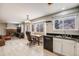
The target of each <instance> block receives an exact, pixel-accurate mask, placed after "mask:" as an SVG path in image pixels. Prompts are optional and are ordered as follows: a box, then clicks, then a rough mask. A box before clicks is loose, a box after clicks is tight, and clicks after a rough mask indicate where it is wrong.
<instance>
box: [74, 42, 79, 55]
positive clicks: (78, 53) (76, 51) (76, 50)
mask: <svg viewBox="0 0 79 59" xmlns="http://www.w3.org/2000/svg"><path fill="white" fill-rule="evenodd" d="M75 54H76V55H77V56H79V42H76V47H75Z"/></svg>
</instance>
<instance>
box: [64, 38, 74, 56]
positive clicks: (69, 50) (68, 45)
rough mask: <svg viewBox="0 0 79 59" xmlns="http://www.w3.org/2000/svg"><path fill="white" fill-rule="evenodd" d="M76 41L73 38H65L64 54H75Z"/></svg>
mask: <svg viewBox="0 0 79 59" xmlns="http://www.w3.org/2000/svg"><path fill="white" fill-rule="evenodd" d="M74 43H75V41H72V40H67V39H64V40H63V55H68V56H74V49H75V48H74V46H75V44H74Z"/></svg>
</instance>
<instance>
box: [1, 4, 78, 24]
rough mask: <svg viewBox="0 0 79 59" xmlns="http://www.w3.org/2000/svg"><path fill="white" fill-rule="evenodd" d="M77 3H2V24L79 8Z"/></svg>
mask: <svg viewBox="0 0 79 59" xmlns="http://www.w3.org/2000/svg"><path fill="white" fill-rule="evenodd" d="M78 5H79V4H77V3H52V4H51V5H48V4H47V3H0V22H7V23H19V22H23V21H26V20H27V16H26V15H29V19H35V18H38V17H41V16H45V15H49V14H52V13H55V12H58V11H62V10H65V9H69V8H73V7H76V6H78Z"/></svg>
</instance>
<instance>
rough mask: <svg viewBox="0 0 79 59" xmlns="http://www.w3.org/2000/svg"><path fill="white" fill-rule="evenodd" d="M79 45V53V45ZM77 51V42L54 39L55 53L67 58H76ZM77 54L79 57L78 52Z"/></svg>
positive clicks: (78, 49)
mask: <svg viewBox="0 0 79 59" xmlns="http://www.w3.org/2000/svg"><path fill="white" fill-rule="evenodd" d="M77 45H78V46H77V47H78V48H77V51H79V44H77ZM75 49H76V48H75V41H73V40H68V39H62V38H53V51H54V52H55V53H59V54H61V55H65V56H74V55H75ZM77 54H78V55H79V52H77Z"/></svg>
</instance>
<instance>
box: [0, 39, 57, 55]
mask: <svg viewBox="0 0 79 59" xmlns="http://www.w3.org/2000/svg"><path fill="white" fill-rule="evenodd" d="M0 56H56V55H55V54H53V53H51V52H49V51H47V50H45V49H43V46H42V45H40V46H38V45H35V46H32V47H29V46H28V45H27V39H18V38H12V39H11V40H8V41H6V44H5V46H2V47H0Z"/></svg>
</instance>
